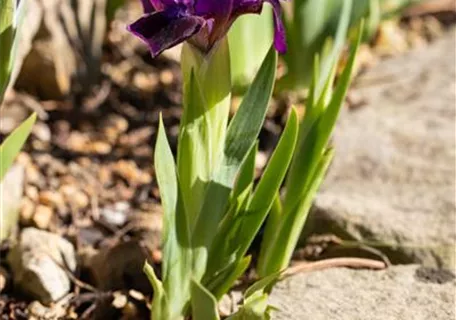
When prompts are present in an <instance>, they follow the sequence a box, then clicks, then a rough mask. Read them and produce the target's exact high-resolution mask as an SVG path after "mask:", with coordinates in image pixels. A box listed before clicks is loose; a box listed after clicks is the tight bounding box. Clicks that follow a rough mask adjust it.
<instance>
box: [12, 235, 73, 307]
mask: <svg viewBox="0 0 456 320" xmlns="http://www.w3.org/2000/svg"><path fill="white" fill-rule="evenodd" d="M7 260H8V263H9V265H10V267H11V270H13V281H14V284H15V286H16V287H17V288H19V289H20V290H22V291H23V292H24V293H26V294H28V295H30V296H31V297H32V298H34V299H37V300H39V301H40V302H41V303H43V304H50V303H51V302H54V301H56V300H58V299H60V298H62V297H63V296H65V295H66V294H67V293H68V292H69V291H70V279H69V278H68V275H67V273H66V272H65V270H63V269H62V267H61V266H66V267H67V268H68V269H69V270H70V271H72V272H73V271H75V269H76V256H75V251H74V248H73V245H72V244H71V243H70V242H68V241H67V240H65V239H63V238H62V237H60V236H58V235H56V234H52V233H49V232H46V231H41V230H38V229H35V228H27V229H24V230H23V231H22V233H21V236H20V239H19V243H18V244H17V245H15V246H14V247H13V248H12V249H11V251H10V253H9V254H8V257H7Z"/></svg>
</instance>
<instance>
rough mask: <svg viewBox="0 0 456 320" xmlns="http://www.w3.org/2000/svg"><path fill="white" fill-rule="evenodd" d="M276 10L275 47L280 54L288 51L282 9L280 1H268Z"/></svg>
mask: <svg viewBox="0 0 456 320" xmlns="http://www.w3.org/2000/svg"><path fill="white" fill-rule="evenodd" d="M266 1H267V2H269V3H270V4H271V5H272V7H273V9H274V29H275V32H274V46H275V48H276V50H277V51H279V52H280V53H285V52H286V51H287V40H286V34H285V27H284V25H283V22H282V17H281V16H282V7H281V6H280V2H279V0H266Z"/></svg>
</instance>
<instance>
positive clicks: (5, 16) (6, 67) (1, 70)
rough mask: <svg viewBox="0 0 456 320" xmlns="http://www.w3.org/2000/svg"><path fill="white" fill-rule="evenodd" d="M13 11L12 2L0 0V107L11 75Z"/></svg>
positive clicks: (13, 28)
mask: <svg viewBox="0 0 456 320" xmlns="http://www.w3.org/2000/svg"><path fill="white" fill-rule="evenodd" d="M15 10H16V9H15V7H14V2H13V1H11V0H0V106H1V104H2V100H3V94H4V92H5V90H6V87H7V86H8V81H9V77H10V74H11V66H12V64H11V60H12V57H11V51H12V49H13V42H14V34H15V27H14V26H13V19H14V14H15Z"/></svg>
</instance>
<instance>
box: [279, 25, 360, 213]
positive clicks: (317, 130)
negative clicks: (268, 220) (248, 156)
mask: <svg viewBox="0 0 456 320" xmlns="http://www.w3.org/2000/svg"><path fill="white" fill-rule="evenodd" d="M361 30H362V26H361V28H360V31H359V32H358V38H357V41H356V42H355V44H354V45H353V47H352V50H351V54H350V57H349V60H348V62H347V64H346V66H345V69H344V71H343V73H342V75H341V76H340V78H339V81H338V84H337V87H336V89H335V90H334V92H333V94H332V96H331V100H330V101H329V103H326V101H325V99H322V98H321V97H320V98H318V99H317V105H316V106H311V107H310V111H309V114H308V115H306V117H305V118H304V122H303V123H302V124H301V129H300V138H299V140H300V141H299V144H298V148H297V152H296V155H295V157H294V159H293V163H292V165H291V169H290V173H289V178H288V180H287V183H286V186H287V188H286V189H287V194H286V197H285V201H284V211H285V212H289V211H290V210H292V209H293V208H294V207H295V205H296V203H297V202H298V201H299V199H300V198H301V197H302V194H303V192H304V191H305V190H306V188H307V186H308V185H309V184H310V179H311V178H312V175H313V171H314V170H315V167H316V166H317V165H318V163H319V158H320V157H321V156H322V154H323V152H324V149H325V147H326V145H327V143H328V141H329V138H330V136H331V133H332V130H333V127H334V125H335V122H336V120H337V116H338V115H339V112H340V109H341V107H342V105H343V101H344V99H345V95H346V93H347V89H348V86H349V84H350V81H351V74H352V71H353V67H354V63H355V60H356V56H357V51H358V48H359V45H360V41H361V32H362V31H361ZM331 77H332V76H331V75H330V76H329V77H328V79H326V81H327V84H326V86H328V84H329V83H330V81H331ZM324 95H325V92H322V96H324Z"/></svg>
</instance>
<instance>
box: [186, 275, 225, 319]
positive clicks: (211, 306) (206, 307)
mask: <svg viewBox="0 0 456 320" xmlns="http://www.w3.org/2000/svg"><path fill="white" fill-rule="evenodd" d="M192 318H193V319H195V320H218V319H220V317H219V315H218V311H217V300H215V297H214V296H213V295H212V294H211V293H210V292H209V291H208V290H207V289H206V288H204V287H203V286H202V285H201V284H200V283H199V282H197V281H195V280H192Z"/></svg>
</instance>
